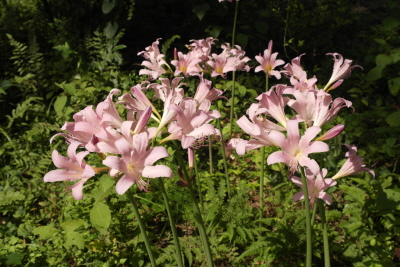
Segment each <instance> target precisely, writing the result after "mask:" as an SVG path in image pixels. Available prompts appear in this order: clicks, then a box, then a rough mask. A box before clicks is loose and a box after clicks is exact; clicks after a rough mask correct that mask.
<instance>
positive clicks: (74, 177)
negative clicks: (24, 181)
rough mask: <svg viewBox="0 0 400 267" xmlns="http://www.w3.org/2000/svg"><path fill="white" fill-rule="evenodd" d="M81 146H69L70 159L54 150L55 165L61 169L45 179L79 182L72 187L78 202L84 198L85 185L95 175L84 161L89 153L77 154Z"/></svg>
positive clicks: (49, 174)
mask: <svg viewBox="0 0 400 267" xmlns="http://www.w3.org/2000/svg"><path fill="white" fill-rule="evenodd" d="M79 145H80V143H79V142H73V143H72V144H70V145H69V147H68V152H67V153H68V157H69V158H66V157H63V156H61V155H60V154H58V152H57V150H53V154H52V159H53V163H54V165H56V167H57V168H60V169H58V170H53V171H50V172H48V173H47V174H46V175H45V176H44V178H43V180H44V181H45V182H58V181H78V182H77V183H75V185H74V186H72V187H71V189H72V194H73V196H74V198H75V199H76V200H81V199H82V198H83V194H82V189H83V184H84V183H85V182H86V181H87V180H88V179H89V178H90V177H92V176H94V175H95V171H94V170H93V168H92V167H91V166H89V165H88V164H86V162H84V161H83V158H84V157H85V156H86V155H87V154H89V152H88V151H85V152H83V151H82V152H79V153H76V149H77V148H78V146H79Z"/></svg>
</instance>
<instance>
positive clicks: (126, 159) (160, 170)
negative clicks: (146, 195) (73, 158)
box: [103, 132, 172, 195]
mask: <svg viewBox="0 0 400 267" xmlns="http://www.w3.org/2000/svg"><path fill="white" fill-rule="evenodd" d="M133 138H134V140H133V147H132V146H131V145H130V144H129V142H128V141H127V140H126V139H125V138H121V139H119V140H118V141H116V142H115V146H116V147H117V149H118V150H119V152H120V153H121V157H117V156H108V157H107V158H106V159H105V160H103V164H104V165H106V166H108V167H110V168H112V171H113V173H115V171H116V170H118V171H119V172H121V173H124V175H123V176H122V177H121V179H119V181H118V182H117V185H116V190H117V193H118V194H120V195H122V194H124V193H125V192H126V191H127V190H128V189H129V188H130V187H131V186H132V185H133V184H134V183H136V184H137V186H138V188H139V189H140V190H145V191H146V186H147V183H146V182H145V181H144V180H143V179H142V177H146V178H157V177H170V178H171V177H172V171H171V169H170V168H169V167H167V166H165V165H156V166H151V165H152V164H153V163H155V162H156V161H157V160H159V159H161V158H165V157H168V156H169V154H168V152H167V150H166V149H165V147H160V146H159V147H154V148H151V149H150V150H147V146H148V142H149V139H148V135H147V133H145V132H143V133H140V134H137V135H134V137H133Z"/></svg>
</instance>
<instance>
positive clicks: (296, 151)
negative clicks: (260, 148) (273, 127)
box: [267, 120, 329, 174]
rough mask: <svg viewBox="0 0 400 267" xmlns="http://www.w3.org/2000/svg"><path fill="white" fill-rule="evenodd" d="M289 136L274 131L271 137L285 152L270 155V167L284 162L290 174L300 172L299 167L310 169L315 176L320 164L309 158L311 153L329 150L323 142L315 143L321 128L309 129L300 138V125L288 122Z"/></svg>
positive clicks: (268, 160)
mask: <svg viewBox="0 0 400 267" xmlns="http://www.w3.org/2000/svg"><path fill="white" fill-rule="evenodd" d="M286 129H287V135H288V137H287V138H286V137H285V135H284V134H282V133H280V132H278V131H272V132H271V133H270V134H269V137H270V138H271V139H273V140H274V141H275V143H276V144H278V146H279V147H280V148H281V149H282V150H283V151H277V152H274V153H272V154H271V155H269V157H268V159H267V163H268V165H271V164H274V163H278V162H282V163H285V164H286V165H287V166H289V168H290V172H291V173H294V172H296V171H298V165H300V166H303V167H308V168H309V169H310V170H311V171H312V173H313V174H317V173H318V171H319V166H318V163H317V162H316V161H315V160H313V159H310V158H309V157H308V155H309V154H311V153H318V152H326V151H328V150H329V147H328V145H327V144H325V143H324V142H321V141H314V142H312V141H311V140H312V139H314V137H315V136H316V135H317V134H318V133H319V132H320V131H321V128H319V127H317V126H313V127H310V128H308V129H307V130H306V131H305V133H304V135H303V136H302V137H301V138H300V134H299V124H298V122H297V121H296V120H289V121H288V122H287V127H286Z"/></svg>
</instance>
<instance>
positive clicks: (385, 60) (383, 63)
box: [375, 54, 392, 66]
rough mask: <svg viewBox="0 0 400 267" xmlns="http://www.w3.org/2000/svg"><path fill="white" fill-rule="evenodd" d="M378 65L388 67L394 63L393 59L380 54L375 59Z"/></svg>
mask: <svg viewBox="0 0 400 267" xmlns="http://www.w3.org/2000/svg"><path fill="white" fill-rule="evenodd" d="M375 62H376V65H378V66H386V65H389V64H391V63H392V58H391V57H390V56H388V55H384V54H379V55H377V56H376V58H375Z"/></svg>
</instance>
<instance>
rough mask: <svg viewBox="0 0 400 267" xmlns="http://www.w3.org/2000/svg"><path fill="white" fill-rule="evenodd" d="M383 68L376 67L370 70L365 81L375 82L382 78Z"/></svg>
mask: <svg viewBox="0 0 400 267" xmlns="http://www.w3.org/2000/svg"><path fill="white" fill-rule="evenodd" d="M384 67H385V66H376V67H375V68H373V69H372V70H370V71H369V72H368V74H367V76H366V77H365V79H366V80H367V81H371V82H372V81H376V80H378V79H380V78H381V77H382V70H383V68H384Z"/></svg>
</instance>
